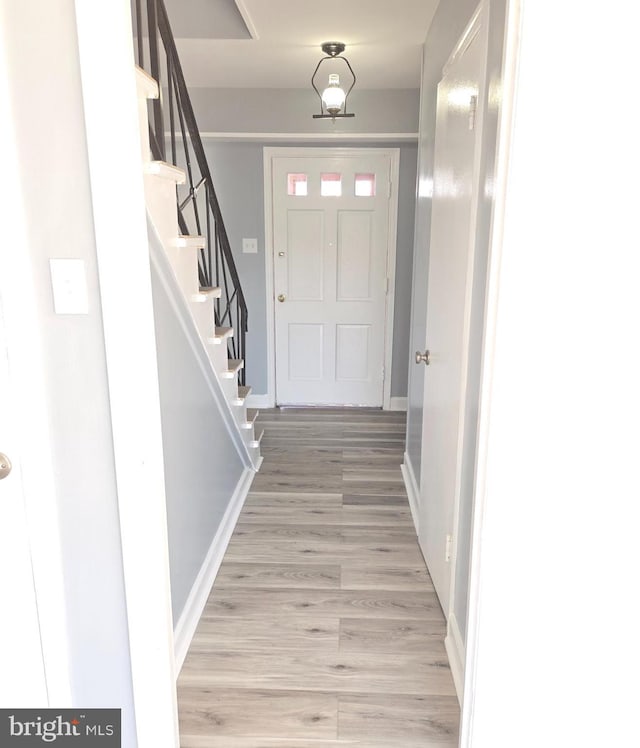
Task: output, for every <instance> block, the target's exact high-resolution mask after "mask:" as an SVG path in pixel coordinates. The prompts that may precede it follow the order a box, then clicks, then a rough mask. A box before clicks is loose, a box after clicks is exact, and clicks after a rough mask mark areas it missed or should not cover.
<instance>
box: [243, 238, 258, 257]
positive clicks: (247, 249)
mask: <svg viewBox="0 0 640 748" xmlns="http://www.w3.org/2000/svg"><path fill="white" fill-rule="evenodd" d="M242 251H243V253H244V254H245V255H257V254H258V240H257V239H243V240H242Z"/></svg>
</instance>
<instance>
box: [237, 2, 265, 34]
mask: <svg viewBox="0 0 640 748" xmlns="http://www.w3.org/2000/svg"><path fill="white" fill-rule="evenodd" d="M234 2H235V4H236V7H237V8H238V13H240V15H241V16H242V20H243V21H244V25H245V26H246V27H247V31H248V32H249V34H251V38H252V39H259V38H260V36H259V35H258V30H257V29H256V25H255V23H254V22H253V18H251V13H249V9H248V8H247V6H246V3H245V2H244V0H234Z"/></svg>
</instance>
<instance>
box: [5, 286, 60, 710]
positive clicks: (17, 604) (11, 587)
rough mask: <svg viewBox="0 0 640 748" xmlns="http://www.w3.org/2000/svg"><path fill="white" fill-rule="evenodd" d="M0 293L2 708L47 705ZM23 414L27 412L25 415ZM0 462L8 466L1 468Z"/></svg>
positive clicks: (14, 400)
mask: <svg viewBox="0 0 640 748" xmlns="http://www.w3.org/2000/svg"><path fill="white" fill-rule="evenodd" d="M11 393H12V387H11V378H10V369H9V359H8V350H7V339H6V334H5V325H4V317H3V314H2V298H1V296H0V414H1V416H0V452H1V453H2V455H0V475H2V474H4V473H6V472H7V469H8V463H7V461H6V459H4V458H5V457H6V458H8V459H9V460H10V462H11V471H10V472H9V474H8V475H5V477H4V478H3V479H2V480H0V600H2V605H3V614H2V615H1V616H0V662H1V663H2V665H1V668H2V674H1V676H0V707H8V708H11V707H16V708H18V707H30V706H33V707H36V706H37V707H45V706H48V701H47V688H46V682H45V673H44V663H43V659H42V645H41V641H40V626H39V622H38V608H37V605H36V595H35V589H34V583H33V570H32V565H31V550H30V546H29V530H28V526H27V517H26V512H25V505H24V496H23V490H22V479H21V475H20V460H19V451H18V450H19V445H18V444H17V443H16V439H15V433H16V431H15V429H14V428H13V427H12V424H13V423H15V419H16V418H19V417H20V414H19V413H18V412H16V405H17V403H16V398H12V396H11ZM24 417H26V415H25V416H24ZM2 465H7V468H5V469H4V471H3V469H2V467H1V466H2Z"/></svg>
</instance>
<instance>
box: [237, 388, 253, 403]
mask: <svg viewBox="0 0 640 748" xmlns="http://www.w3.org/2000/svg"><path fill="white" fill-rule="evenodd" d="M250 392H251V387H249V386H248V385H246V386H245V385H239V386H238V397H236V398H235V400H234V401H233V402H234V405H244V401H245V400H246V399H247V397H249V393H250Z"/></svg>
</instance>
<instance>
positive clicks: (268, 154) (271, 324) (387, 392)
mask: <svg viewBox="0 0 640 748" xmlns="http://www.w3.org/2000/svg"><path fill="white" fill-rule="evenodd" d="M367 153H370V154H375V155H382V154H386V155H388V156H389V159H390V179H391V195H390V199H389V239H388V245H387V268H386V270H387V278H388V280H389V290H388V293H387V297H386V307H385V323H384V330H385V332H384V339H385V344H384V372H385V374H384V382H383V395H382V408H383V410H390V409H391V373H392V363H393V315H394V306H395V290H396V245H397V242H398V188H399V179H400V149H399V148H327V147H324V148H313V147H309V148H304V147H299V148H295V147H294V148H286V147H276V146H274V147H271V146H265V147H264V149H263V161H264V223H265V226H264V238H265V247H264V262H265V278H266V299H267V394H268V396H269V398H270V402H273V403H275V402H276V357H275V308H274V305H275V293H274V280H273V251H274V248H273V190H272V160H273V159H274V158H277V157H278V156H280V157H286V158H306V157H313V156H322V157H325V156H326V157H328V158H331V157H341V156H362V155H366V154H367Z"/></svg>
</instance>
